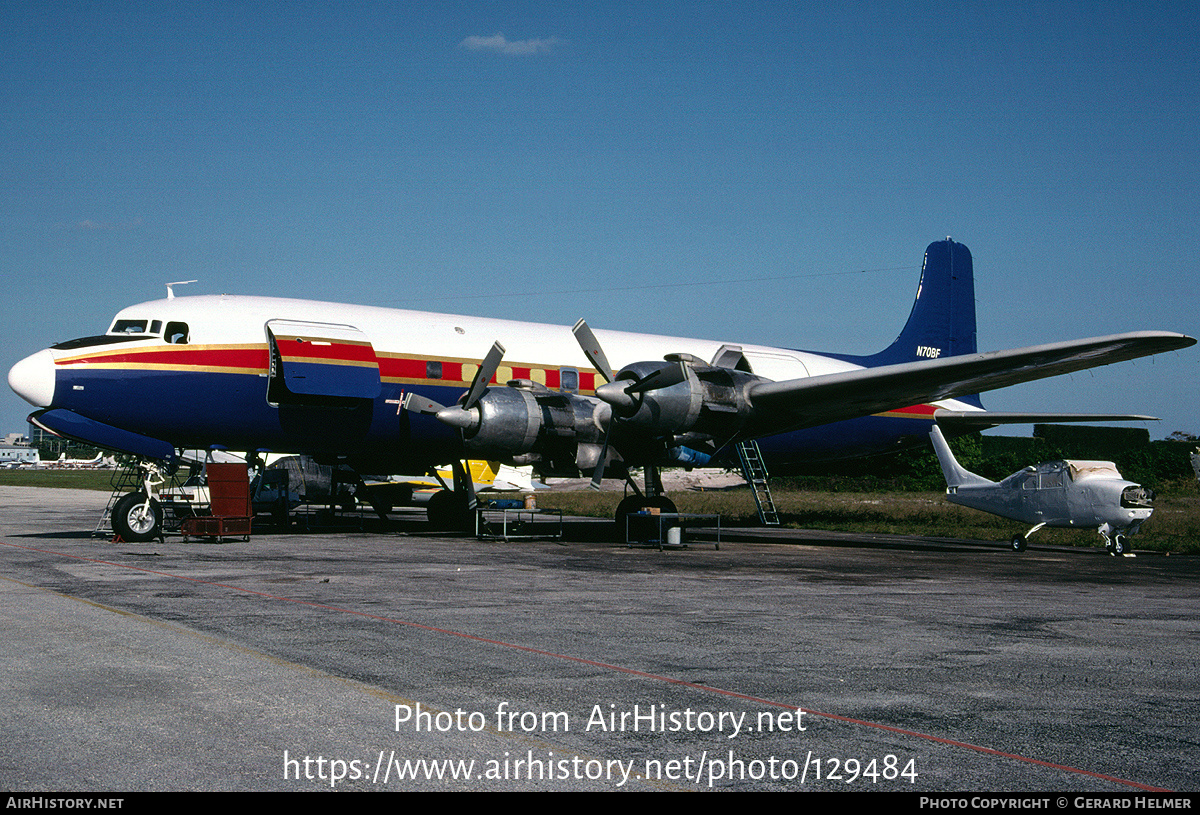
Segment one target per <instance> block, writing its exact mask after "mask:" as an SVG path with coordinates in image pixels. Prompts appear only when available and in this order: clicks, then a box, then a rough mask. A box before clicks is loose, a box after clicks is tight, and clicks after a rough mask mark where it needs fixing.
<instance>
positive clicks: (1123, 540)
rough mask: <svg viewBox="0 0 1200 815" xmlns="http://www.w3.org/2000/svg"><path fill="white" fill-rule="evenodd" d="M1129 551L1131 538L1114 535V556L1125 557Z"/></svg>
mask: <svg viewBox="0 0 1200 815" xmlns="http://www.w3.org/2000/svg"><path fill="white" fill-rule="evenodd" d="M1128 551H1129V538H1127V537H1125V536H1124V535H1120V534H1117V535H1113V542H1112V552H1113V554H1114V555H1118V556H1119V555H1124V554H1126V553H1127V552H1128Z"/></svg>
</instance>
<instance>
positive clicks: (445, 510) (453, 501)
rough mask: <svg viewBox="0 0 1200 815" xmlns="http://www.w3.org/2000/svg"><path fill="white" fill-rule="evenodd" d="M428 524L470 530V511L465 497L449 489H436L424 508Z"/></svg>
mask: <svg viewBox="0 0 1200 815" xmlns="http://www.w3.org/2000/svg"><path fill="white" fill-rule="evenodd" d="M425 515H426V517H428V518H429V525H430V526H432V527H433V528H434V529H439V530H455V531H458V532H471V531H473V525H472V524H471V513H470V512H468V511H467V501H466V499H465V498H463V497H461V496H459V495H456V494H455V493H453V492H451V491H450V490H438V491H437V492H435V493H434V494H433V495H432V496H431V497H430V499H429V507H428V508H427V509H426V510H425Z"/></svg>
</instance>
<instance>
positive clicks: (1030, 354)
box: [740, 331, 1196, 437]
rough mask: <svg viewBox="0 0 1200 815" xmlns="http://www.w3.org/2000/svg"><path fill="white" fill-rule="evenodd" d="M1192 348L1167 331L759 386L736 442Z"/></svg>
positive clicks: (1185, 339) (752, 393) (1187, 341)
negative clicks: (745, 422) (748, 418)
mask: <svg viewBox="0 0 1200 815" xmlns="http://www.w3.org/2000/svg"><path fill="white" fill-rule="evenodd" d="M1195 343H1196V340H1195V339H1193V338H1192V337H1188V336H1185V335H1183V334H1176V333H1173V332H1169V331H1138V332H1133V333H1129V334H1115V335H1113V336H1109V337H1093V338H1091V339H1086V340H1072V341H1070V342H1059V343H1051V344H1048V345H1035V346H1031V347H1029V348H1014V349H1012V350H1009V351H991V352H988V353H983V354H965V355H962V356H953V357H943V358H942V359H934V360H922V361H919V362H904V363H900V364H898V365H885V366H882V367H878V368H862V369H859V370H854V371H845V372H842V373H837V374H827V375H825V376H814V377H809V378H807V379H789V380H785V381H781V382H760V383H757V384H755V385H752V386H751V388H750V393H749V397H750V402H751V404H752V405H753V407H754V412H753V414H752V417H751V419H750V421H749V422H748V423H747V426H746V427H745V429H744V430H743V431H742V433H741V434H740V435H741V436H747V437H752V436H764V435H771V434H775V433H784V432H787V431H789V430H799V429H801V428H806V427H815V426H817V425H822V424H828V423H830V422H837V421H842V420H844V419H854V418H858V417H860V416H870V415H872V414H875V413H883V412H885V411H888V410H896V409H898V408H902V407H908V406H910V405H919V404H926V403H929V402H936V401H938V400H941V399H952V398H954V397H958V396H967V395H969V394H975V393H982V392H984V391H989V390H995V389H997V388H1004V387H1007V386H1009V385H1016V384H1019V383H1021V382H1031V381H1033V380H1035V379H1044V378H1046V377H1049V376H1058V375H1060V374H1066V373H1071V372H1073V371H1082V370H1086V369H1088V368H1096V367H1099V366H1101V365H1109V364H1111V363H1114V362H1122V361H1124V360H1129V359H1137V358H1138V357H1144V356H1149V355H1151V354H1159V353H1162V352H1164V351H1174V350H1178V349H1180V348H1187V347H1188V346H1190V345H1195ZM984 415H986V414H984Z"/></svg>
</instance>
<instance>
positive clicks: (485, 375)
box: [401, 342, 504, 430]
mask: <svg viewBox="0 0 1200 815" xmlns="http://www.w3.org/2000/svg"><path fill="white" fill-rule="evenodd" d="M503 359H504V346H503V345H501V344H500V343H499V342H494V343H492V347H491V349H490V350H489V351H488V352H487V356H485V357H484V358H483V360H482V361H481V362H480V363H479V370H477V371H476V372H475V378H474V379H472V380H471V387H470V388H468V389H467V393H466V396H465V397H463V399H462V400H461V401H460V402H459V403H458V404H455V405H450V406H449V407H447V406H445V405H442V404H439V403H437V402H435V401H433V400H432V399H430V398H428V397H425V396H422V395H420V394H419V393H413V392H412V391H409V392H408V393H406V394H404V401H403V402H402V403H401V404H402V405H403V407H404V409H405V410H411V411H414V412H416V413H420V414H423V415H425V416H435V417H436V418H437V420H438V421H439V422H441V423H442V424H448V425H450V426H451V427H457V428H459V429H460V430H468V429H470V428H471V427H472V426H474V425H475V424H477V423H478V422H479V412H478V411H477V410H475V409H474V408H475V406H476V405H477V404H478V403H479V399H480V398H481V397H482V396H483V394H484V391H486V390H487V386H488V383H490V382H491V381H492V377H494V376H495V375H496V371H497V370H498V369H499V368H500V362H501V360H503Z"/></svg>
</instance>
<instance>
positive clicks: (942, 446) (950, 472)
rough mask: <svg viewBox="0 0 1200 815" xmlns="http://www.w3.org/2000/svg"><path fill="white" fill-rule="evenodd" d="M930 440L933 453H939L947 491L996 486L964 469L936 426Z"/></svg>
mask: <svg viewBox="0 0 1200 815" xmlns="http://www.w3.org/2000/svg"><path fill="white" fill-rule="evenodd" d="M929 440H930V441H932V442H933V451H934V452H935V453H937V458H938V464H941V465H942V475H944V476H945V477H946V489H947V490H949V491H950V492H954V491H955V490H957V489H958V488H959V487H962V486H987V485H991V484H995V483H996V482H994V481H989V480H988V479H986V478H984V477H983V476H981V475H976V474H975V473H972V472H970V471H968V470H966V469H964V468H963V466H962V465H961V464H959V463H958V459H956V458H955V457H954V453H952V452H951V451H950V445H948V444H946V437H945V436H943V435H942V431H941V429H940V428H938V426H937V425H936V424H935V425H934V426H933V429H932V430H930V431H929Z"/></svg>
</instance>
